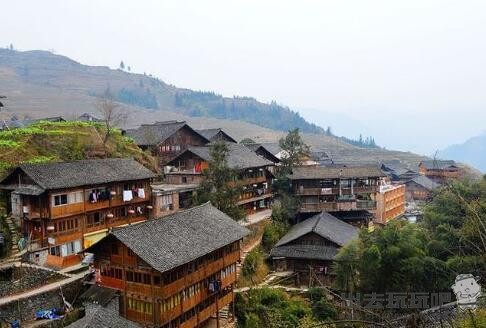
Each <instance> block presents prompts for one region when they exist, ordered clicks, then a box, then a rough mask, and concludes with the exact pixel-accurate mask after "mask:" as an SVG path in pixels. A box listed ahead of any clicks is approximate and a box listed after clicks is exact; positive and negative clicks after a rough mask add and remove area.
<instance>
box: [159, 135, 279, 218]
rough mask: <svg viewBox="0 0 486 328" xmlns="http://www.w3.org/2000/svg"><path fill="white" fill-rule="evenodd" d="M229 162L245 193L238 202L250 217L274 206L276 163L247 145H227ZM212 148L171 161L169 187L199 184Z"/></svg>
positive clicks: (192, 150) (191, 151) (194, 150)
mask: <svg viewBox="0 0 486 328" xmlns="http://www.w3.org/2000/svg"><path fill="white" fill-rule="evenodd" d="M227 147H228V158H227V163H228V167H229V168H230V169H234V170H236V171H237V180H236V181H235V182H234V183H235V185H238V186H239V187H241V189H242V190H243V191H242V193H241V196H240V199H239V201H238V205H239V206H241V207H242V208H243V209H244V210H245V211H246V213H247V214H252V213H255V212H258V211H260V210H264V209H267V208H269V207H270V206H271V204H272V200H273V192H272V190H271V183H272V178H273V174H272V171H271V168H272V167H273V165H274V163H273V162H271V161H269V160H267V159H266V158H264V157H262V156H259V155H257V154H256V153H255V152H253V151H252V150H250V149H248V148H247V147H245V146H244V145H240V144H234V143H227ZM210 149H211V147H210V146H205V147H189V148H188V149H187V150H186V151H185V152H183V153H182V154H180V155H179V156H177V157H176V158H174V159H173V160H172V161H170V162H169V163H167V164H168V166H167V168H166V169H165V172H166V175H165V179H166V182H167V183H170V184H200V183H201V182H202V179H203V171H204V170H206V169H207V168H208V167H209V165H208V163H209V161H210V160H211V155H210Z"/></svg>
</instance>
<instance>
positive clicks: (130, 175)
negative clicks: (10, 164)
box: [19, 158, 155, 190]
mask: <svg viewBox="0 0 486 328" xmlns="http://www.w3.org/2000/svg"><path fill="white" fill-rule="evenodd" d="M19 169H21V170H22V171H24V172H25V173H26V174H27V175H28V176H29V177H30V178H31V179H32V180H33V181H34V182H35V183H36V184H37V185H39V187H41V188H43V189H44V190H50V189H62V188H72V187H80V186H86V185H96V184H104V183H110V182H122V181H132V180H142V179H150V178H154V177H155V174H154V173H153V172H152V171H150V170H149V169H147V168H145V167H144V166H143V165H142V164H140V163H138V162H137V161H135V160H134V159H131V158H106V159H92V160H82V161H75V162H63V163H46V164H22V165H20V166H19Z"/></svg>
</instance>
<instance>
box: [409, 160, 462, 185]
mask: <svg viewBox="0 0 486 328" xmlns="http://www.w3.org/2000/svg"><path fill="white" fill-rule="evenodd" d="M418 167H419V173H420V174H421V175H424V176H426V177H427V178H429V179H431V180H433V181H434V182H437V183H439V184H444V183H445V182H447V180H449V179H458V178H460V177H461V173H462V172H461V168H460V167H459V166H458V165H457V164H456V162H454V161H450V160H448V161H446V160H429V161H422V162H420V164H419V166H418Z"/></svg>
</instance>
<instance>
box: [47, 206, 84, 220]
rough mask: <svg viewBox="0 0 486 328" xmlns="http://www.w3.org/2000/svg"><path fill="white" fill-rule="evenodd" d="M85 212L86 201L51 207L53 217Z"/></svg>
mask: <svg viewBox="0 0 486 328" xmlns="http://www.w3.org/2000/svg"><path fill="white" fill-rule="evenodd" d="M83 212H84V203H75V204H67V205H61V206H52V207H51V217H52V218H61V217H65V216H70V215H76V214H81V213H83Z"/></svg>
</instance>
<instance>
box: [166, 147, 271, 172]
mask: <svg viewBox="0 0 486 328" xmlns="http://www.w3.org/2000/svg"><path fill="white" fill-rule="evenodd" d="M226 145H227V146H228V158H227V161H228V166H229V167H230V168H233V169H246V168H252V167H262V166H269V165H273V164H274V163H273V162H271V161H269V160H267V159H266V158H263V157H262V156H259V155H257V154H255V153H254V152H253V151H251V150H250V149H248V148H247V147H246V146H244V145H241V144H235V143H231V142H228V143H226ZM186 152H191V153H193V154H194V155H196V156H198V157H199V158H201V159H203V160H205V161H210V160H211V155H210V152H211V147H210V146H203V147H189V148H188V149H187V150H186V151H184V152H183V153H182V154H180V155H179V156H183V155H184V154H185V153H186ZM179 156H178V157H179ZM178 157H176V158H175V159H173V161H176V160H177V158H178Z"/></svg>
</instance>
